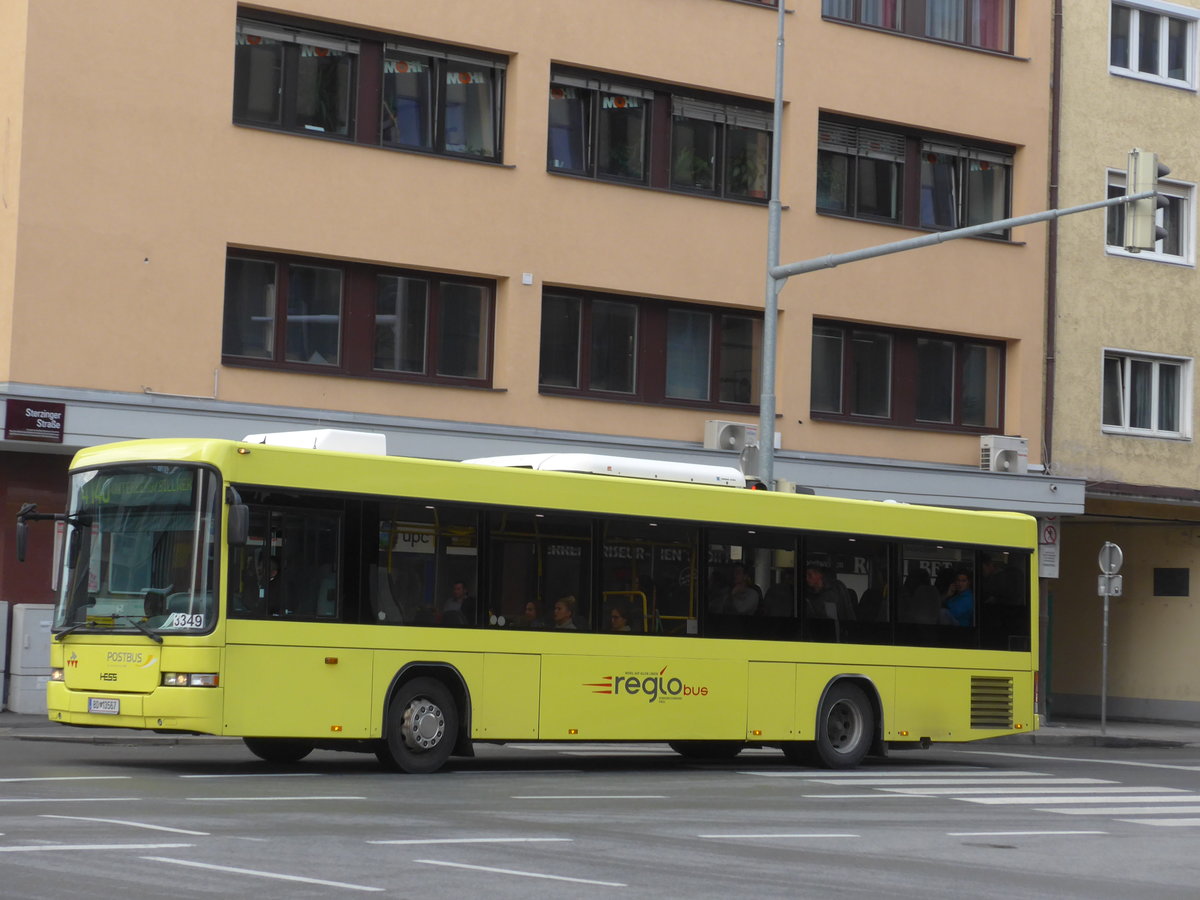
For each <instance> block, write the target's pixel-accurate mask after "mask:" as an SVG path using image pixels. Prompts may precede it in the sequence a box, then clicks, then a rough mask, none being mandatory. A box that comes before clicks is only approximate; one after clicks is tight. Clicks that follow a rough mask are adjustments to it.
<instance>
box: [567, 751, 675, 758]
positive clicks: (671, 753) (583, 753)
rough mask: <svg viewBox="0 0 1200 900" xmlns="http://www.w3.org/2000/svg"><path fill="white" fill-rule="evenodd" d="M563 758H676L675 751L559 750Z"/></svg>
mask: <svg viewBox="0 0 1200 900" xmlns="http://www.w3.org/2000/svg"><path fill="white" fill-rule="evenodd" d="M558 752H559V753H561V754H562V755H563V756H595V755H596V754H597V753H598V752H603V753H604V755H605V756H611V757H618V756H674V755H675V751H674V750H604V751H597V750H559V751H558Z"/></svg>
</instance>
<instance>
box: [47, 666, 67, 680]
mask: <svg viewBox="0 0 1200 900" xmlns="http://www.w3.org/2000/svg"><path fill="white" fill-rule="evenodd" d="M50 680H51V681H63V680H64V679H63V670H62V669H51V670H50Z"/></svg>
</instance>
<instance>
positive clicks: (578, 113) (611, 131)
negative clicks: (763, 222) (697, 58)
mask: <svg viewBox="0 0 1200 900" xmlns="http://www.w3.org/2000/svg"><path fill="white" fill-rule="evenodd" d="M771 122H772V120H771V112H770V109H769V107H767V105H766V104H757V105H751V104H750V103H748V102H747V101H738V102H734V101H733V100H731V99H727V98H721V97H715V96H692V95H690V94H689V95H684V94H681V93H678V92H676V91H675V90H674V89H671V88H668V87H664V86H662V85H654V84H647V83H643V82H639V81H634V80H629V81H623V80H617V79H614V78H612V77H610V76H601V75H594V74H590V73H586V72H575V71H565V70H555V71H554V73H553V74H552V76H551V79H550V112H549V133H548V142H547V153H546V167H547V168H548V169H549V171H551V172H560V173H563V174H569V175H581V176H584V177H586V178H596V179H600V180H605V181H617V182H624V183H626V184H639V185H649V186H652V187H659V188H665V189H668V190H673V191H681V192H685V193H694V194H704V195H708V196H714V197H725V198H734V199H739V200H765V199H766V196H767V191H768V188H769V187H770V180H769V175H770V160H771Z"/></svg>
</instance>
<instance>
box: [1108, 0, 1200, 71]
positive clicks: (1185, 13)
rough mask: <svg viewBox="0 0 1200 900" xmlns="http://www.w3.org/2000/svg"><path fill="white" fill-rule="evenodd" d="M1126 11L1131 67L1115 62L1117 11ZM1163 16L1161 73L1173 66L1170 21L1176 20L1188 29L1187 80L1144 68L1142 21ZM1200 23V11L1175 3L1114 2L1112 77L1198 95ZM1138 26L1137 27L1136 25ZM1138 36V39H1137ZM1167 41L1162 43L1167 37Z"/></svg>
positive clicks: (1155, 0) (1110, 39) (1110, 35)
mask: <svg viewBox="0 0 1200 900" xmlns="http://www.w3.org/2000/svg"><path fill="white" fill-rule="evenodd" d="M1118 8H1120V9H1124V10H1127V11H1128V13H1129V40H1128V46H1127V47H1126V48H1125V53H1126V54H1127V63H1128V65H1119V64H1118V63H1117V62H1115V61H1114V57H1115V55H1116V53H1115V41H1116V29H1115V27H1114V20H1115V18H1116V10H1117V9H1118ZM1143 13H1148V14H1150V15H1156V16H1160V17H1161V18H1162V21H1161V23H1160V26H1159V27H1160V29H1161V32H1160V35H1159V47H1158V52H1159V63H1160V71H1161V69H1162V68H1164V67H1166V66H1169V54H1170V40H1169V37H1170V36H1169V28H1170V20H1172V19H1174V20H1176V21H1179V22H1181V23H1183V25H1184V28H1185V29H1186V34H1185V36H1184V43H1185V46H1184V48H1183V59H1184V65H1185V69H1186V71H1185V73H1184V77H1183V78H1172V77H1171V76H1170V75H1162V74H1159V72H1147V71H1143V70H1142V69H1141V68H1140V65H1139V64H1140V62H1141V60H1140V53H1141V44H1142V41H1141V21H1142V14H1143ZM1198 22H1200V10H1197V9H1193V8H1190V7H1186V6H1178V5H1176V4H1174V3H1164V2H1161V0H1112V2H1111V3H1110V6H1109V16H1108V71H1109V74H1110V75H1116V76H1119V77H1122V78H1134V79H1137V80H1138V81H1148V82H1151V83H1153V84H1160V85H1164V86H1166V87H1174V88H1182V89H1184V90H1191V91H1194V90H1196V88H1197V67H1196V36H1197V23H1198ZM1135 23H1136V25H1135ZM1135 32H1136V36H1135ZM1164 36H1165V37H1167V40H1162V38H1163V37H1164Z"/></svg>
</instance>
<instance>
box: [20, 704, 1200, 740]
mask: <svg viewBox="0 0 1200 900" xmlns="http://www.w3.org/2000/svg"><path fill="white" fill-rule="evenodd" d="M5 738H10V739H16V740H22V741H85V742H90V743H96V744H108V743H116V744H127V743H130V742H138V743H141V742H153V743H161V744H178V743H197V742H204V743H218V742H219V743H225V742H228V741H236V740H237V738H227V737H214V736H211V735H179V734H155V733H154V732H151V731H131V730H129V729H124V728H73V727H70V726H64V725H59V724H56V723H54V722H50V721H48V720H47V719H46V718H45V717H44V716H38V715H25V714H21V713H14V712H10V711H3V712H0V740H3V739H5ZM994 742H996V743H1006V744H1014V743H1019V744H1042V745H1045V746H1077V747H1187V746H1191V747H1196V748H1197V749H1200V722H1195V723H1173V724H1167V723H1161V722H1126V721H1112V720H1109V721H1108V722H1107V723H1105V726H1104V727H1103V728H1101V726H1100V721H1099V720H1098V719H1097V720H1092V719H1056V720H1053V721H1050V722H1045V723H1043V725H1042V727H1041V728H1040V729H1039V730H1038V731H1036V732H1034V733H1032V734H1022V735H1013V736H1011V737H1003V738H995V739H994Z"/></svg>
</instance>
